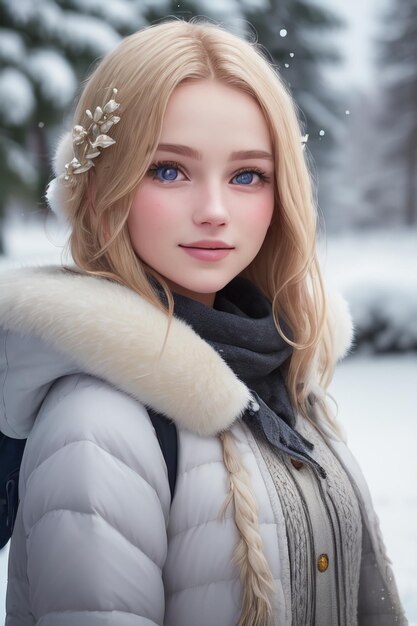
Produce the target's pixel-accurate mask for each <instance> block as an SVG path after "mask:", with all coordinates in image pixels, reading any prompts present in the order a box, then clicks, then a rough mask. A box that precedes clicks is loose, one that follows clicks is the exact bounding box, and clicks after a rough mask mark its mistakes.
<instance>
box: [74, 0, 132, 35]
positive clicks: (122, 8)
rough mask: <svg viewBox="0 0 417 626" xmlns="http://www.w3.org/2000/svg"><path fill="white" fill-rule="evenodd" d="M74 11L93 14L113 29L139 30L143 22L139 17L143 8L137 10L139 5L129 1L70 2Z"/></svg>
mask: <svg viewBox="0 0 417 626" xmlns="http://www.w3.org/2000/svg"><path fill="white" fill-rule="evenodd" d="M72 6H73V7H74V9H78V10H79V11H80V12H82V13H85V12H87V13H94V14H95V15H97V16H99V17H101V18H102V19H103V20H104V21H106V22H109V23H110V24H111V25H112V26H114V27H115V28H117V29H119V28H125V29H128V30H131V29H132V27H135V26H136V28H139V27H140V26H141V25H142V23H143V25H144V20H143V18H142V15H141V11H143V7H140V8H139V6H140V5H139V3H137V2H131V0H112V1H111V2H103V0H72Z"/></svg>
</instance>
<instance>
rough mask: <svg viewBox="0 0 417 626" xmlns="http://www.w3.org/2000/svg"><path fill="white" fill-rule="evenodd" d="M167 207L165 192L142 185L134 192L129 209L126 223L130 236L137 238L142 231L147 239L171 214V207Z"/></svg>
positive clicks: (162, 225)
mask: <svg viewBox="0 0 417 626" xmlns="http://www.w3.org/2000/svg"><path fill="white" fill-rule="evenodd" d="M169 209H170V205H169V203H168V197H167V195H166V194H165V195H164V194H161V193H159V192H158V190H156V189H152V188H151V187H147V186H146V185H144V187H143V188H141V189H139V190H138V192H137V193H136V195H135V197H134V200H133V203H132V207H131V209H130V213H129V217H128V222H127V223H128V228H129V232H130V235H131V237H132V238H135V237H136V238H137V237H139V236H140V234H141V233H143V234H144V237H146V238H147V239H148V235H149V233H152V232H155V231H159V230H161V229H163V228H164V227H165V226H166V225H167V223H168V222H169V218H170V216H172V215H173V212H172V209H171V210H169ZM145 233H148V235H146V234H145Z"/></svg>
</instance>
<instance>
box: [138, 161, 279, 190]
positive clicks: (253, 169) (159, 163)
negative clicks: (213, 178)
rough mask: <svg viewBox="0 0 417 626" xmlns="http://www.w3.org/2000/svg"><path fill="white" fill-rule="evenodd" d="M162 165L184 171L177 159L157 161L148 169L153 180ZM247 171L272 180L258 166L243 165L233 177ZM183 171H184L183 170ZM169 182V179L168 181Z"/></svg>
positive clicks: (263, 180)
mask: <svg viewBox="0 0 417 626" xmlns="http://www.w3.org/2000/svg"><path fill="white" fill-rule="evenodd" d="M160 167H167V168H168V167H173V168H175V169H178V170H180V171H181V172H182V167H181V165H180V164H179V163H177V162H176V161H157V162H156V163H153V164H152V165H151V166H150V168H149V170H148V173H149V174H151V175H152V178H153V180H156V179H158V176H157V175H156V172H157V171H158V169H159V168H160ZM246 172H250V173H251V174H252V173H253V174H257V175H258V176H259V178H260V179H261V182H263V183H269V182H270V180H271V178H270V176H268V175H267V174H266V173H265V172H264V171H263V170H261V169H259V168H257V167H251V168H247V167H246V168H245V167H242V168H241V169H240V170H238V171H237V172H236V173H235V174H234V176H233V178H235V177H236V176H239V174H244V173H245V174H246ZM182 173H184V172H182ZM167 182H169V181H167ZM172 182H175V181H172ZM242 186H245V185H242ZM246 186H247V187H249V186H253V185H246Z"/></svg>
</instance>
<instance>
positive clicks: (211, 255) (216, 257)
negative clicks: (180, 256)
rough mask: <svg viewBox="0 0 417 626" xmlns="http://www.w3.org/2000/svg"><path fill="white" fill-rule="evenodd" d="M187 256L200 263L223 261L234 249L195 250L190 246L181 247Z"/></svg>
mask: <svg viewBox="0 0 417 626" xmlns="http://www.w3.org/2000/svg"><path fill="white" fill-rule="evenodd" d="M180 247H181V248H182V249H183V250H184V252H185V253H186V254H188V255H189V256H192V257H193V258H194V259H198V260H199V261H221V259H224V258H225V257H226V256H227V255H228V254H230V252H231V251H232V250H233V248H217V249H216V248H214V249H213V248H194V247H189V246H180Z"/></svg>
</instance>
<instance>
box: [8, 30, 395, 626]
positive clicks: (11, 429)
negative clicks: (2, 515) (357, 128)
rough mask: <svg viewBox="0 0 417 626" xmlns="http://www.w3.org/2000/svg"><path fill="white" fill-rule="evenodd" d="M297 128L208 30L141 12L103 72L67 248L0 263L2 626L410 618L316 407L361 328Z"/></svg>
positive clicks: (94, 92)
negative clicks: (325, 231) (324, 243)
mask: <svg viewBox="0 0 417 626" xmlns="http://www.w3.org/2000/svg"><path fill="white" fill-rule="evenodd" d="M302 144H303V140H302V137H301V135H300V127H299V124H298V121H297V116H296V112H295V107H294V103H293V102H292V100H291V97H290V95H289V94H288V92H287V91H286V89H285V87H284V85H283V83H282V82H281V80H280V78H279V76H278V75H277V73H276V72H275V71H274V69H273V68H272V67H271V66H270V65H269V64H268V62H267V61H266V60H265V58H264V57H263V56H262V54H261V52H260V51H259V50H258V48H257V46H256V45H255V44H250V43H247V42H245V41H243V40H241V39H239V38H238V37H236V36H234V35H232V34H230V33H228V32H226V31H225V30H223V29H222V28H220V27H218V26H214V25H212V24H207V23H203V22H194V23H185V22H182V21H177V20H174V21H168V22H166V23H163V24H159V25H157V26H152V27H149V28H147V29H145V30H142V31H141V32H138V33H136V34H134V35H132V36H130V37H128V38H127V39H125V40H124V41H123V42H122V43H121V44H120V45H119V46H118V47H117V48H116V49H115V50H114V51H113V52H112V53H111V54H109V55H108V56H107V57H106V58H105V59H104V60H103V61H102V62H101V63H100V65H99V66H98V68H97V69H96V70H95V72H94V73H93V75H92V76H91V78H90V79H89V80H88V82H87V84H86V86H85V88H84V90H83V93H82V95H81V98H80V101H79V103H78V107H77V109H76V112H75V117H74V124H73V128H72V131H71V132H69V133H67V134H66V135H65V136H64V138H63V139H62V141H61V143H60V145H59V148H58V151H57V155H56V159H55V163H54V167H55V172H56V176H57V177H56V179H55V180H54V181H53V183H52V185H51V187H50V189H49V192H48V197H49V201H50V203H51V205H52V207H53V209H54V210H55V211H56V212H59V213H61V214H64V215H65V217H66V218H67V219H68V221H69V223H70V225H71V236H70V246H71V253H72V257H73V259H74V262H75V267H73V268H59V267H50V268H39V269H29V270H28V269H26V270H19V271H14V272H9V273H8V274H7V275H5V276H3V277H2V281H1V282H2V284H1V308H0V321H1V326H2V344H1V345H2V346H3V347H2V354H1V359H2V361H1V363H2V367H3V370H4V371H3V378H2V380H3V401H2V403H1V405H0V406H1V408H0V411H1V414H0V417H1V428H2V431H3V432H4V433H5V434H6V435H8V436H9V437H15V438H17V439H19V438H21V439H24V438H27V444H26V448H25V452H24V456H23V461H22V465H21V469H20V482H19V496H20V504H19V508H18V512H17V518H16V523H15V527H14V532H13V536H12V542H11V548H10V557H9V582H8V590H7V620H6V624H7V625H8V626H29V625H30V626H33V625H35V624H37V625H39V626H75V625H77V626H78V625H80V624H82V625H83V626H96V625H98V624H108V625H110V624H111V625H112V626H113V625H114V626H123V625H126V626H134V625H135V626H145V625H146V626H151V625H152V626H155V625H159V626H162V625H164V626H235V625H236V624H238V625H239V626H278V625H279V626H290V625H293V626H306V625H310V624H311V625H312V624H316V625H318V626H353V625H355V624H361V625H363V626H376V625H378V626H391V624H392V625H393V624H406V623H407V622H406V619H405V616H404V614H403V611H402V608H401V605H400V601H399V598H398V594H397V591H396V587H395V582H394V579H393V575H392V572H391V569H390V566H389V561H388V560H387V557H386V555H385V550H384V546H383V542H382V540H381V536H380V533H379V530H378V522H377V518H376V515H375V512H374V510H373V508H372V504H371V500H370V496H369V493H368V491H367V488H366V485H365V484H364V480H363V477H362V475H361V473H360V470H359V469H358V467H357V465H356V463H355V461H354V460H353V459H352V457H351V455H350V453H349V451H348V449H347V448H346V446H345V444H344V442H343V438H342V436H341V434H340V431H339V427H338V426H337V424H336V422H335V420H334V419H333V417H332V416H331V413H330V410H329V407H328V405H327V402H326V387H327V386H328V384H329V382H330V380H331V377H332V373H333V368H334V365H335V362H336V360H337V359H338V358H341V357H342V356H343V355H344V354H345V353H346V351H347V350H348V348H349V344H350V341H351V324H350V319H349V314H348V312H347V308H346V306H345V305H344V303H343V301H341V300H340V299H338V298H337V297H333V298H328V297H327V296H326V293H325V290H324V288H323V283H322V279H321V275H320V269H319V266H318V263H317V258H316V252H315V230H316V212H315V208H314V205H313V201H312V192H311V186H310V180H309V174H308V170H307V167H306V163H305V159H304V154H303V146H302ZM166 418H168V422H167V423H170V424H173V425H174V426H175V431H174V432H175V433H176V435H177V439H176V438H172V437H171V438H170V439H166V440H165V442H164V439H163V437H161V436H160V434H159V435H158V436H159V439H158V437H157V433H156V430H155V428H154V425H155V424H157V423H161V420H162V423H163V420H164V419H166ZM158 419H159V420H160V421H159V422H158ZM167 427H168V426H167ZM160 432H161V430H160V428H159V433H160ZM165 432H168V431H167V430H166V431H165ZM171 432H172V431H171ZM167 441H168V445H167ZM164 455H165V458H164ZM176 455H177V467H176V468H175V458H176ZM166 459H171V460H172V459H174V471H175V475H174V477H173V472H172V463H171V461H170V460H169V461H167V462H166Z"/></svg>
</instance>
